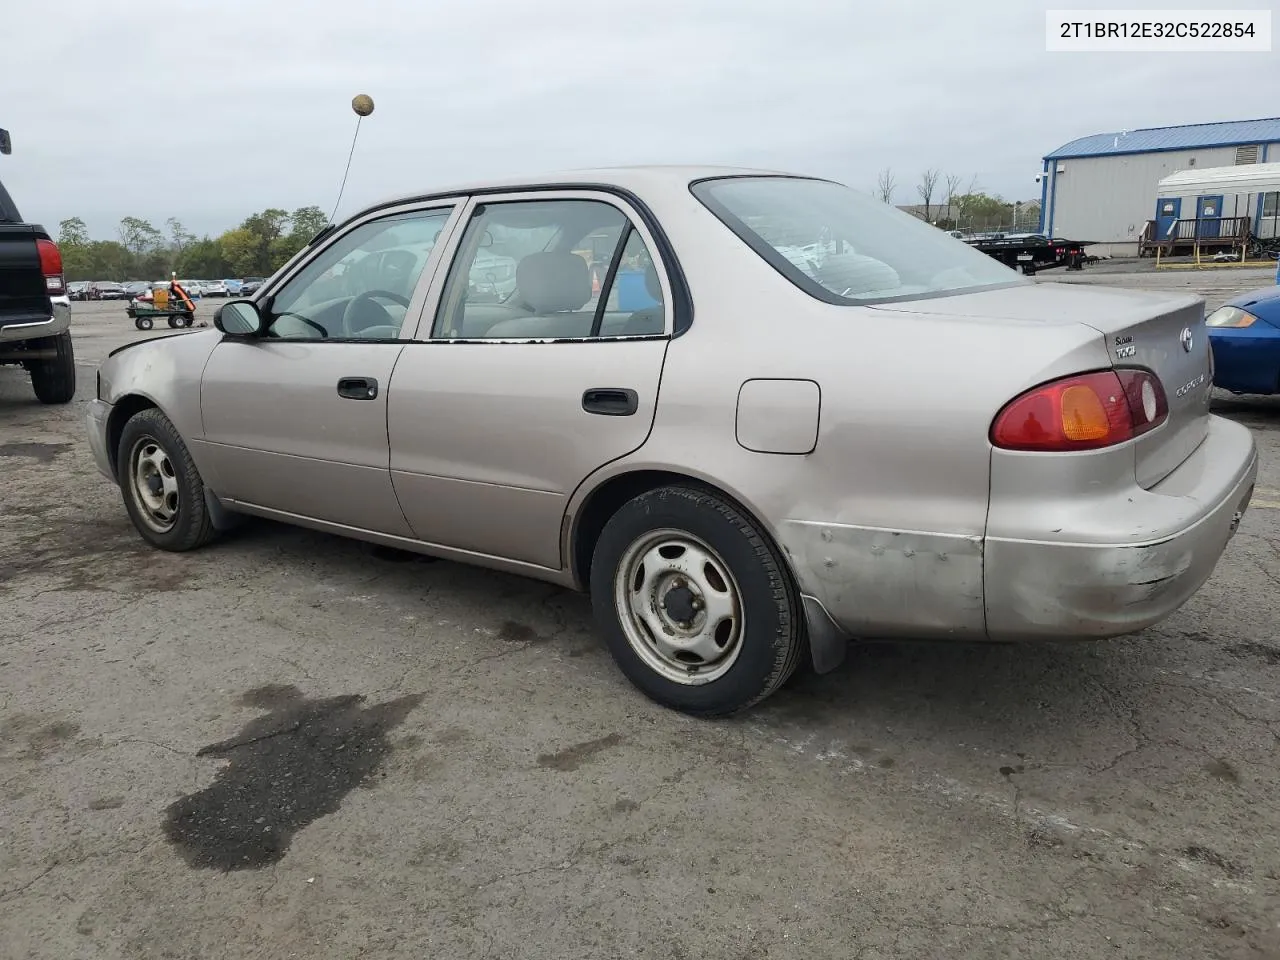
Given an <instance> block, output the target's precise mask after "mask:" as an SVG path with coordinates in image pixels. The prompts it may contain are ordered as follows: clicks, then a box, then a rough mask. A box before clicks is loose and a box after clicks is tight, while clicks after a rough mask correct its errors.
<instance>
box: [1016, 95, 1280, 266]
mask: <svg viewBox="0 0 1280 960" xmlns="http://www.w3.org/2000/svg"><path fill="white" fill-rule="evenodd" d="M1278 161H1280V117H1271V118H1266V119H1261V120H1233V121H1228V122H1223V123H1195V124H1188V125H1185V126H1178V127H1150V128H1146V129H1139V130H1117V131H1114V132H1112V133H1095V134H1092V135H1091V136H1087V137H1080V138H1079V139H1076V140H1072V141H1071V142H1070V143H1066V144H1064V145H1062V146H1061V147H1058V149H1056V150H1053V151H1051V152H1050V153H1048V154H1046V155H1045V157H1044V162H1043V166H1042V170H1041V173H1040V176H1039V177H1037V179H1038V180H1039V182H1040V197H1041V203H1040V218H1041V219H1040V231H1041V232H1042V233H1048V234H1050V235H1052V236H1055V237H1064V238H1066V239H1069V240H1084V241H1092V242H1093V243H1096V244H1098V245H1099V247H1100V249H1099V250H1098V251H1097V252H1100V253H1103V254H1106V255H1111V256H1135V255H1137V253H1138V244H1139V240H1140V238H1141V237H1142V235H1143V230H1144V228H1145V229H1147V230H1148V231H1151V230H1152V229H1155V230H1157V231H1159V230H1161V228H1164V227H1167V225H1168V224H1169V223H1171V222H1172V221H1173V220H1177V219H1190V218H1194V217H1201V218H1214V217H1217V218H1227V219H1226V220H1224V223H1223V227H1224V229H1233V228H1234V227H1235V226H1240V225H1242V224H1241V221H1240V220H1238V219H1233V218H1241V217H1247V218H1249V219H1250V221H1251V223H1250V224H1248V225H1246V226H1249V227H1251V229H1252V232H1253V233H1254V235H1256V236H1261V237H1273V236H1278V235H1280V222H1278V221H1280V194H1277V193H1265V194H1258V195H1237V196H1216V195H1215V196H1209V195H1206V196H1187V197H1161V196H1157V193H1158V184H1159V181H1160V179H1161V178H1162V177H1166V176H1168V175H1169V174H1171V173H1176V172H1178V171H1181V170H1192V169H1195V168H1197V167H1201V168H1203V167H1226V166H1232V165H1236V164H1246V163H1267V162H1272V163H1274V162H1278ZM1148 221H1151V222H1152V226H1150V227H1148V226H1147V224H1148Z"/></svg>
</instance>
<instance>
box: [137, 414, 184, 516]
mask: <svg viewBox="0 0 1280 960" xmlns="http://www.w3.org/2000/svg"><path fill="white" fill-rule="evenodd" d="M129 493H130V495H131V496H132V497H133V503H134V506H135V507H137V509H138V515H139V516H141V517H142V520H143V522H144V523H146V525H147V526H148V527H150V528H151V529H152V530H154V531H155V532H156V533H168V532H169V531H170V530H172V529H173V526H174V524H176V523H177V522H178V508H179V507H180V506H181V500H180V498H179V496H178V477H177V474H176V473H175V471H174V469H173V461H172V460H171V459H170V458H169V454H168V453H167V452H166V451H165V449H164V447H162V446H160V444H159V442H158V441H156V440H155V438H154V437H142V438H141V439H139V440H138V441H137V442H136V443H134V445H133V449H132V450H131V451H130V452H129Z"/></svg>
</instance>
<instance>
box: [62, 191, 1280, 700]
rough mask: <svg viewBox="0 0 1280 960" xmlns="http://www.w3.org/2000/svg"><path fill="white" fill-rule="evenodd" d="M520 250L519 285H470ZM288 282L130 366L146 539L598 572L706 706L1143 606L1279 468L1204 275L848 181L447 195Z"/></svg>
mask: <svg viewBox="0 0 1280 960" xmlns="http://www.w3.org/2000/svg"><path fill="white" fill-rule="evenodd" d="M584 184H590V186H584ZM446 225H448V226H449V229H448V230H446V231H444V232H441V228H442V227H445V226H446ZM437 236H440V237H443V238H444V240H443V241H442V242H440V243H437V242H436V238H437ZM597 240H598V241H599V242H598V243H597V242H596V241H597ZM495 241H496V242H495ZM490 243H493V244H494V245H495V247H496V246H497V244H499V243H500V244H501V248H500V249H501V250H502V252H503V253H504V254H505V255H509V256H514V257H516V258H517V266H516V271H515V273H516V277H515V280H516V286H515V289H514V291H513V292H512V293H511V295H510V296H509V297H508V298H506V300H505V301H504V302H501V303H495V302H492V301H476V300H473V299H472V296H471V294H472V291H473V281H474V270H475V267H476V263H477V261H478V260H480V259H481V258H480V253H479V252H480V251H481V250H484V249H486V247H487V246H488V245H489V244H490ZM811 246H813V247H814V249H813V250H810V247H811ZM589 248H603V249H608V250H612V251H614V253H613V255H612V256H611V257H610V260H609V263H608V267H607V269H606V270H605V273H604V280H603V282H602V283H601V284H600V285H599V287H597V286H596V284H595V283H594V282H593V279H592V276H591V268H590V266H589V265H588V262H587V258H586V257H584V256H582V255H580V253H579V252H577V251H582V250H584V249H589ZM797 248H798V249H800V250H802V251H805V255H804V256H802V257H797V256H796V249H797ZM517 251H518V252H517ZM796 260H799V262H798V263H797V262H796ZM623 265H626V271H625V272H626V273H627V274H628V275H629V276H632V277H634V274H635V273H636V272H637V270H636V267H637V266H639V265H643V266H642V267H641V268H640V270H641V272H642V276H643V281H644V287H645V289H646V291H647V293H648V295H649V301H648V303H649V305H648V306H643V307H641V308H640V309H631V308H630V307H629V306H628V305H627V304H626V303H625V302H624V298H623V297H622V296H621V286H620V285H619V282H618V277H620V276H622V275H623ZM260 293H261V294H265V296H261V297H260V299H259V300H233V301H230V302H229V303H226V304H223V305H221V307H220V309H218V311H217V313H216V314H215V317H214V325H215V329H211V330H208V331H206V332H195V333H191V334H182V335H180V336H174V337H169V338H165V339H161V340H150V341H141V342H138V343H134V344H131V345H129V346H128V347H126V348H123V349H120V350H117V351H115V352H114V353H113V354H112V356H110V357H109V358H108V359H107V360H106V361H105V362H104V363H103V364H102V367H101V369H100V371H99V372H100V377H99V383H100V385H101V393H100V395H99V396H97V397H96V398H95V399H93V400H92V401H91V402H90V403H89V404H88V412H87V427H88V433H89V443H90V448H91V450H92V453H93V457H94V459H95V461H96V463H97V465H98V468H99V469H100V470H101V472H102V473H103V474H104V475H105V476H107V477H109V478H110V479H111V480H112V481H113V482H115V483H116V484H118V485H119V487H120V490H121V494H122V499H123V506H124V509H125V510H126V511H127V512H128V515H129V516H130V518H131V520H132V522H133V524H134V527H135V528H136V529H137V531H138V533H139V535H140V536H141V537H142V538H143V539H145V540H146V541H147V542H149V543H151V544H152V545H153V546H155V547H157V548H160V549H164V550H170V551H185V550H191V549H194V548H196V547H198V546H200V545H201V544H204V543H206V542H208V541H209V540H210V539H211V538H212V536H213V535H214V533H215V531H216V530H217V529H220V528H226V527H227V526H229V525H230V522H231V519H232V515H233V514H234V513H242V514H254V515H258V516H264V517H269V518H274V519H277V520H283V521H286V522H294V523H301V524H303V525H306V526H309V527H313V528H316V529H320V530H325V531H329V532H333V533H341V534H346V535H348V536H357V537H361V538H364V539H367V540H369V541H372V542H378V543H386V544H392V545H395V546H398V547H402V548H408V549H412V550H417V551H419V552H422V553H426V554H433V555H437V556H442V557H447V558H451V559H456V560H462V561H467V562H472V563H480V564H484V565H487V566H490V567H494V568H497V569H502V570H506V571H509V572H514V573H521V574H524V575H527V576H533V577H537V578H541V579H544V580H547V581H550V582H554V583H557V584H561V585H564V586H569V587H575V588H578V589H581V590H584V591H587V592H589V593H590V595H591V599H592V606H593V608H594V611H595V615H596V619H597V623H598V629H599V631H600V633H601V634H602V636H603V640H604V642H605V644H606V645H607V647H608V649H609V651H610V653H611V654H612V655H613V658H614V660H615V661H616V663H617V664H618V666H619V668H620V670H621V671H622V672H623V673H624V674H625V675H626V676H627V677H628V678H629V679H630V680H631V682H632V683H634V684H635V685H636V686H637V687H638V688H639V689H641V690H642V691H644V693H645V694H647V695H648V696H650V697H652V698H653V699H654V700H656V701H658V702H660V703H663V704H666V705H668V706H671V707H675V708H677V709H680V710H684V711H687V712H689V713H691V714H696V715H704V716H705V715H717V714H725V713H731V712H734V711H737V710H740V709H743V708H745V707H748V706H750V705H752V704H754V703H757V702H759V701H761V700H763V699H764V698H765V697H767V696H769V695H770V694H772V693H773V692H774V691H776V690H777V689H778V688H779V687H780V686H781V685H782V684H783V683H785V682H786V680H787V678H788V676H790V675H791V674H792V673H793V672H794V671H795V669H796V668H797V666H798V665H799V664H800V663H801V662H802V660H804V659H808V660H809V662H810V663H811V664H812V665H813V667H814V668H815V669H816V670H819V671H828V670H830V669H832V668H833V667H834V666H835V665H837V664H838V663H839V662H840V660H841V659H842V658H843V657H844V655H845V651H846V649H847V641H848V640H849V639H850V638H854V637H874V638H893V637H906V638H918V639H929V638H932V639H938V640H975V641H1012V640H1021V639H1025V640H1030V639H1037V640H1052V639H1071V638H1101V637H1109V636H1118V635H1123V634H1129V633H1134V632H1136V631H1139V630H1141V629H1143V628H1144V627H1147V626H1149V625H1151V624H1153V623H1156V622H1158V621H1160V620H1163V619H1164V618H1166V617H1167V616H1169V615H1170V614H1171V613H1173V612H1174V611H1175V610H1177V609H1178V608H1179V607H1181V606H1182V605H1183V604H1184V603H1185V602H1186V601H1187V600H1188V599H1189V598H1190V597H1191V596H1192V594H1194V593H1195V592H1196V591H1197V590H1198V589H1199V588H1200V586H1201V585H1202V584H1203V583H1204V582H1205V580H1206V579H1207V578H1208V577H1209V576H1210V574H1211V573H1212V572H1213V570H1214V568H1215V566H1216V565H1217V563H1218V560H1219V558H1220V557H1221V555H1222V553H1223V551H1224V550H1225V549H1226V546H1227V544H1228V542H1229V541H1230V539H1231V538H1232V536H1233V535H1234V534H1235V532H1236V530H1237V528H1238V526H1239V523H1240V520H1241V518H1242V516H1243V515H1244V513H1245V511H1246V510H1247V508H1248V506H1249V503H1250V497H1251V494H1252V491H1253V485H1254V481H1255V479H1256V477H1257V472H1258V456H1257V450H1256V447H1255V444H1254V439H1253V435H1252V433H1251V432H1250V430H1249V429H1248V428H1247V427H1245V426H1243V425H1241V424H1238V423H1235V422H1232V421H1230V420H1226V419H1224V418H1222V417H1218V416H1213V415H1211V414H1210V411H1209V403H1210V385H1211V379H1210V372H1211V362H1210V350H1209V344H1208V338H1207V336H1206V335H1205V317H1204V302H1203V301H1202V300H1200V299H1198V298H1194V297H1190V296H1186V295H1182V294H1173V295H1170V294H1163V293H1147V292H1139V291H1132V290H1123V291H1118V290H1107V289H1103V288H1099V287H1091V288H1087V289H1086V288H1083V287H1080V286H1078V285H1072V284H1051V283H1037V282H1035V281H1032V280H1029V279H1027V278H1025V277H1023V276H1021V275H1019V274H1018V273H1017V272H1015V271H1014V270H1012V269H1010V268H1009V267H1006V266H1004V265H1002V264H1000V263H999V262H997V261H996V260H994V259H992V258H991V257H988V256H987V255H985V254H983V253H981V252H979V251H977V250H975V249H973V248H972V247H970V246H969V245H967V244H965V243H962V242H960V241H957V240H955V239H954V238H952V237H948V236H947V235H946V234H945V233H943V232H942V231H940V230H937V229H936V228H934V227H932V226H930V225H929V224H927V223H924V222H923V221H921V220H919V219H917V218H915V217H912V216H911V215H909V214H906V213H903V212H902V211H900V210H897V209H896V208H894V207H893V206H892V205H890V204H886V203H883V202H881V201H879V200H877V199H875V198H874V197H871V196H868V195H865V194H861V193H858V192H856V191H853V190H850V189H848V188H847V187H844V186H841V185H839V184H836V183H832V182H830V181H825V180H815V179H811V178H805V177H798V176H786V175H781V174H775V173H763V172H755V171H741V170H732V169H722V168H685V167H656V168H654V167H645V168H633V169H614V170H606V171H594V172H591V173H589V174H585V175H584V174H583V173H582V172H577V173H575V174H572V175H565V176H564V177H541V178H536V179H532V180H526V181H512V180H507V181H503V182H500V183H488V184H479V185H476V186H474V187H471V188H455V189H453V190H451V191H449V192H448V193H437V194H434V195H432V194H430V193H429V192H427V191H422V192H419V193H416V194H414V195H412V196H408V197H405V198H404V199H403V200H401V201H399V202H397V203H388V204H384V205H380V206H377V207H371V208H369V209H366V210H364V211H362V212H360V213H358V214H356V215H355V216H353V217H351V218H350V219H349V220H348V221H347V222H346V223H344V224H343V225H342V226H339V227H337V228H335V229H334V230H333V231H331V232H330V233H329V234H328V235H326V236H323V237H321V238H320V239H319V241H318V242H316V243H315V244H313V245H312V246H311V247H308V248H307V249H305V250H304V251H303V253H302V254H301V255H300V256H299V257H298V259H297V260H296V261H295V262H294V264H293V266H292V267H291V269H289V270H288V271H285V272H282V273H281V274H279V275H277V276H275V277H273V278H272V279H271V281H270V283H269V284H268V285H267V286H266V287H265V288H264V289H263V290H262V291H260ZM695 297H696V309H695V302H694V298H695ZM411 305H417V308H418V309H417V310H411V309H410V307H411ZM424 305H425V306H424ZM886 358H894V359H895V362H888V361H887V359H886ZM335 385H336V389H335ZM659 385H661V390H660V391H659ZM890 424H891V427H890Z"/></svg>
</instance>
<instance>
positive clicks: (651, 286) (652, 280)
mask: <svg viewBox="0 0 1280 960" xmlns="http://www.w3.org/2000/svg"><path fill="white" fill-rule="evenodd" d="M644 288H645V290H647V291H648V292H649V296H651V297H653V299H655V300H657V301H658V302H659V303H661V302H662V284H661V283H659V282H658V268H657V267H655V266H654V265H653V264H652V263H651V264H649V265H648V266H647V267H645V268H644Z"/></svg>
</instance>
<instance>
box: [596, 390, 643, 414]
mask: <svg viewBox="0 0 1280 960" xmlns="http://www.w3.org/2000/svg"><path fill="white" fill-rule="evenodd" d="M582 409H583V410H585V411H587V413H598V414H600V415H601V416H603V417H629V416H631V415H632V414H633V413H635V412H636V411H637V410H639V409H640V395H639V394H637V393H636V392H635V391H634V390H628V389H627V388H626V387H592V388H591V389H590V390H588V391H586V392H585V393H584V394H583V395H582Z"/></svg>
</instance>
